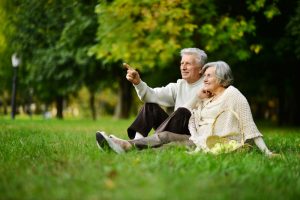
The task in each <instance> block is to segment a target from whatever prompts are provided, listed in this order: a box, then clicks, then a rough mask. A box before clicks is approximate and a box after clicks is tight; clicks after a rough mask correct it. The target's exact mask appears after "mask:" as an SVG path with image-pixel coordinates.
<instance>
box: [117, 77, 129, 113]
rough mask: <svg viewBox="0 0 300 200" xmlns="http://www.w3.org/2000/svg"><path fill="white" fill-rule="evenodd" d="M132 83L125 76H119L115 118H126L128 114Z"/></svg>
mask: <svg viewBox="0 0 300 200" xmlns="http://www.w3.org/2000/svg"><path fill="white" fill-rule="evenodd" d="M131 87H132V84H131V83H130V82H129V81H127V80H126V79H125V77H121V78H119V92H118V104H117V107H116V109H115V118H118V119H120V118H123V119H124V118H128V117H129V114H130V108H131V102H132V93H131Z"/></svg>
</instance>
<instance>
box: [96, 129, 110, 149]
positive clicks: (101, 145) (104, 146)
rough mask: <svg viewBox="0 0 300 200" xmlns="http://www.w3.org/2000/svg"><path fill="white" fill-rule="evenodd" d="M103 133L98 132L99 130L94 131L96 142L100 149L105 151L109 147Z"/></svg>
mask: <svg viewBox="0 0 300 200" xmlns="http://www.w3.org/2000/svg"><path fill="white" fill-rule="evenodd" d="M103 135H105V133H104V132H100V131H97V132H96V144H97V146H98V148H99V149H100V150H101V151H106V150H109V149H110V147H109V144H108V142H107V141H106V139H105V137H104V136H103Z"/></svg>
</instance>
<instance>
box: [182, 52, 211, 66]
mask: <svg viewBox="0 0 300 200" xmlns="http://www.w3.org/2000/svg"><path fill="white" fill-rule="evenodd" d="M180 55H181V57H182V56H183V55H194V56H195V59H196V62H197V64H198V65H199V66H200V67H202V66H203V65H204V64H205V63H206V60H207V55H206V53H205V52H204V51H203V50H201V49H198V48H185V49H182V50H181V51H180Z"/></svg>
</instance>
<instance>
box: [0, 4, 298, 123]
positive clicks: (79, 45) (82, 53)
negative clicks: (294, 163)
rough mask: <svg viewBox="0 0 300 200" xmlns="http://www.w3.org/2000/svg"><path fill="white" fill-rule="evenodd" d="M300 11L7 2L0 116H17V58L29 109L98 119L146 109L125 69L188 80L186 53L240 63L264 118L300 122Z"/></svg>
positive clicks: (238, 76) (290, 7) (236, 67)
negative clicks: (183, 67)
mask: <svg viewBox="0 0 300 200" xmlns="http://www.w3.org/2000/svg"><path fill="white" fill-rule="evenodd" d="M299 9H300V3H299V0H296V1H288V2H285V1H283V0H269V1H266V0H246V1H239V0H228V1H226V2H225V1H221V0H212V1H211V0H197V1H196V0H192V1H187V0H183V1H179V0H162V1H158V0H153V1H149V0H141V1H134V0H107V1H104V0H99V1H97V0H88V1H84V0H63V1H58V0H45V1H39V0H22V1H21V0H12V1H9V0H2V1H1V3H0V16H1V18H0V22H1V28H0V78H1V84H0V101H1V104H0V105H1V110H0V113H1V114H2V115H7V114H8V113H9V111H10V106H9V104H10V99H11V96H10V93H11V79H12V70H11V68H10V67H9V66H10V65H11V63H10V55H12V53H13V52H17V53H18V54H19V55H20V57H21V58H22V65H21V66H20V68H19V72H18V75H19V82H18V93H17V102H18V107H19V108H20V109H21V110H23V111H24V112H25V113H26V112H27V113H31V112H30V111H31V110H32V109H31V108H32V107H33V105H34V107H35V109H34V113H35V114H41V113H46V112H47V111H51V110H52V111H53V109H54V111H55V112H53V113H54V114H56V116H57V117H58V118H60V119H62V118H63V117H64V115H65V116H67V115H68V114H67V113H68V112H69V111H68V110H72V109H73V110H74V109H75V108H74V107H76V109H77V110H79V113H80V116H81V117H83V116H86V114H84V115H83V113H87V109H86V108H89V110H90V111H89V112H90V113H91V114H90V116H92V118H93V119H96V118H97V117H99V116H103V115H105V114H109V115H114V116H115V117H117V118H128V117H130V116H131V114H135V113H136V110H137V109H138V107H139V105H140V103H139V101H138V100H137V99H136V95H134V91H133V89H132V86H131V85H130V84H129V83H128V81H126V80H125V78H124V76H125V71H124V70H122V68H121V63H122V62H128V63H129V64H131V65H132V66H134V67H135V68H137V69H139V70H140V72H141V75H142V78H143V80H145V81H146V82H147V83H148V84H149V85H150V86H153V87H155V86H162V85H165V84H167V83H169V82H174V81H176V79H178V78H180V74H179V70H178V68H179V61H180V56H179V51H180V49H182V48H185V47H198V48H201V49H204V50H205V51H206V52H207V54H208V56H209V61H215V60H224V61H226V62H227V63H229V64H230V66H231V68H232V69H233V72H234V75H235V80H236V81H235V86H236V87H238V88H239V89H240V90H241V91H242V92H243V93H244V94H245V96H246V97H247V98H248V100H249V102H250V104H251V108H252V111H253V113H254V116H255V118H257V119H267V120H270V121H273V122H276V123H278V124H281V125H282V124H293V125H299V124H300V118H299V117H298V113H299V112H300V106H299V104H298V103H297V102H298V101H299V98H300V97H299V90H298V88H297V85H298V84H297V83H298V81H297V79H298V74H299V59H300V56H299V52H300V50H299V45H298V44H299V41H300V39H299V38H300V37H299V29H300V28H299V23H298V22H299V14H300V12H299ZM175 68H176V70H175ZM84 91H87V92H84ZM83 94H85V96H83ZM20 109H19V112H20V113H22V112H21V111H20ZM1 111H2V112H1Z"/></svg>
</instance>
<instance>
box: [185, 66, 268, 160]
mask: <svg viewBox="0 0 300 200" xmlns="http://www.w3.org/2000/svg"><path fill="white" fill-rule="evenodd" d="M202 72H203V73H204V87H203V88H202V90H201V91H200V92H199V94H198V96H199V98H200V101H199V102H198V103H197V106H196V108H194V109H193V110H192V115H191V118H190V121H189V130H190V133H191V137H190V140H192V141H193V142H194V143H195V144H196V146H197V150H202V151H204V152H207V151H209V150H210V149H209V147H208V143H207V140H208V138H209V137H210V136H211V135H212V134H214V135H216V136H220V138H227V139H230V140H232V141H237V142H239V143H240V144H244V142H246V141H249V140H254V143H255V144H256V145H257V146H258V148H259V149H260V150H261V151H262V152H264V153H265V154H267V155H272V152H271V151H270V150H269V149H268V148H267V146H266V145H265V143H264V140H263V139H262V134H261V133H260V132H259V130H258V129H257V127H256V125H255V123H254V121H253V118H252V114H251V110H250V106H249V104H248V102H247V99H246V98H245V97H244V95H243V94H242V93H241V92H240V91H239V90H238V89H237V88H235V87H234V86H232V85H231V84H232V82H233V76H232V72H231V69H230V67H229V66H228V64H226V63H225V62H223V61H218V62H211V63H207V64H206V65H204V67H203V71H202ZM222 112H223V114H222V117H220V116H221V115H220V114H221V113H222ZM218 117H219V118H218ZM216 122H217V123H216ZM216 125H217V126H218V127H216ZM233 133H236V134H233ZM227 141H228V140H227Z"/></svg>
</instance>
